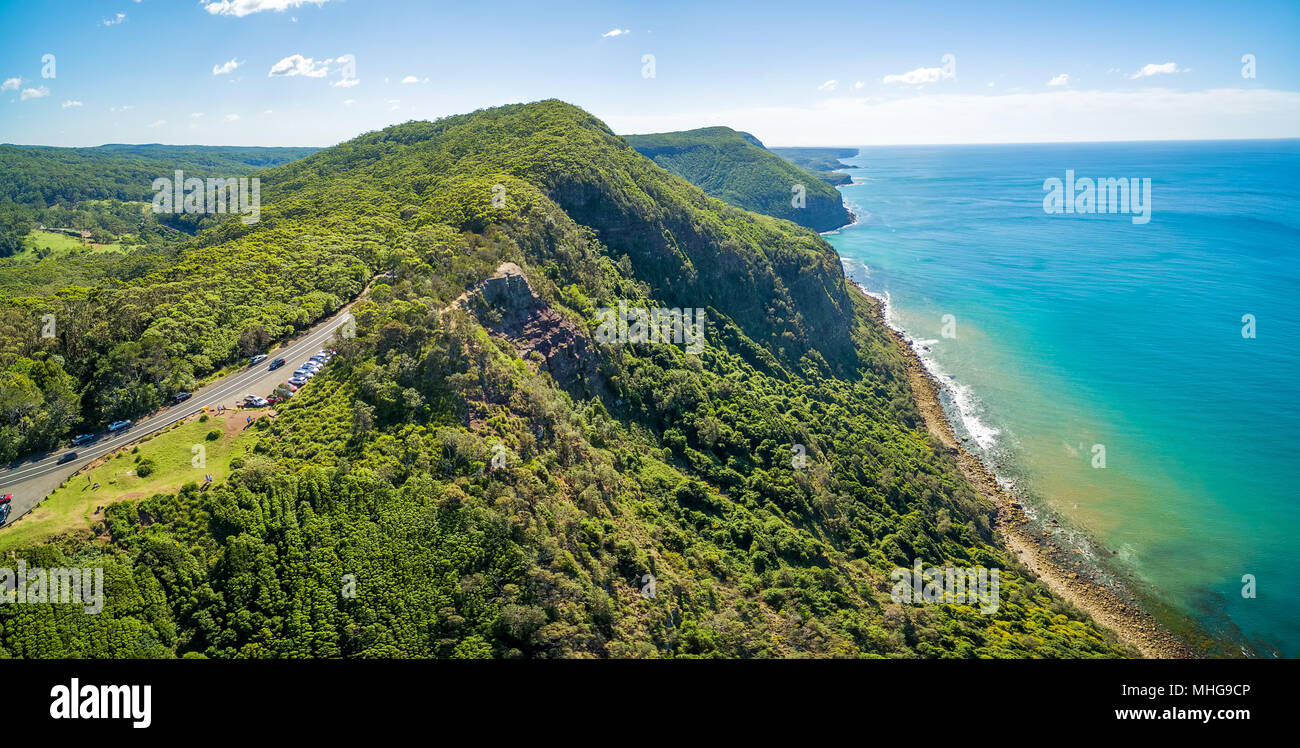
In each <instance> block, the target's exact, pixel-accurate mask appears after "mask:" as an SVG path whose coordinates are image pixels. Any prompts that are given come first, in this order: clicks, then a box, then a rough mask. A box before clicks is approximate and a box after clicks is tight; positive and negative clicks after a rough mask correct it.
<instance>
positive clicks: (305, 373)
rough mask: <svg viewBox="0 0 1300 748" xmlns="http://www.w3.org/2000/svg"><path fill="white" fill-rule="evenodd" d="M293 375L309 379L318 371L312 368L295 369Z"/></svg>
mask: <svg viewBox="0 0 1300 748" xmlns="http://www.w3.org/2000/svg"><path fill="white" fill-rule="evenodd" d="M293 375H294V376H295V377H298V378H299V379H303V380H307V379H311V378H312V377H314V376H316V372H314V371H312V370H311V369H294V371H293Z"/></svg>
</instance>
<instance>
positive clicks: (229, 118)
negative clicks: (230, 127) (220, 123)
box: [223, 114, 239, 122]
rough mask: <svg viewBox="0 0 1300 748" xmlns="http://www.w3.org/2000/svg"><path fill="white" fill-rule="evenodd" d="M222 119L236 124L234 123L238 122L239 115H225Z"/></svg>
mask: <svg viewBox="0 0 1300 748" xmlns="http://www.w3.org/2000/svg"><path fill="white" fill-rule="evenodd" d="M223 119H225V120H226V121H227V122H236V121H238V120H239V115H238V114H227V115H226V116H225V117H224V118H223Z"/></svg>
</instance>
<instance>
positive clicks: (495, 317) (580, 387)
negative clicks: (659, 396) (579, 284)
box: [460, 262, 606, 396]
mask: <svg viewBox="0 0 1300 748" xmlns="http://www.w3.org/2000/svg"><path fill="white" fill-rule="evenodd" d="M462 299H463V301H462V302H461V304H460V305H461V306H462V307H463V308H465V309H467V310H468V311H471V312H475V313H477V315H478V317H479V321H480V322H481V323H482V324H483V326H484V327H485V328H487V330H488V331H489V332H491V333H492V334H494V335H500V336H502V337H504V338H505V339H506V340H508V341H509V342H510V344H511V345H512V346H513V347H514V349H515V352H516V353H517V354H518V355H519V358H521V359H523V360H524V361H525V362H526V363H527V364H528V365H529V368H530V369H532V371H533V372H539V371H545V372H547V373H549V374H550V375H551V377H552V378H553V379H554V380H555V383H556V384H557V385H559V386H560V387H561V388H562V389H564V390H565V391H567V392H569V393H570V394H572V395H576V396H603V395H605V394H606V393H605V389H604V387H603V386H602V385H601V383H600V381H599V377H598V376H597V375H598V368H599V367H598V366H597V358H596V357H595V356H593V355H590V354H591V341H590V339H589V338H588V337H587V334H586V332H585V331H584V330H582V329H581V328H579V327H578V326H577V325H575V324H574V323H573V322H572V321H570V320H569V319H568V318H566V317H565V316H564V315H562V314H561V313H560V312H558V311H556V310H555V309H554V308H553V307H552V306H551V305H550V304H548V303H546V302H545V301H543V300H542V299H540V298H538V296H537V294H535V293H534V292H533V289H532V286H531V285H529V283H528V278H527V277H526V276H525V275H524V271H523V269H522V268H520V267H519V266H518V265H516V264H515V263H513V262H503V263H501V264H500V265H499V266H497V269H496V272H494V273H493V274H492V275H491V276H490V277H489V278H487V279H486V280H484V281H483V282H482V283H481V284H479V286H478V287H477V288H476V289H475V292H473V293H470V294H467V295H466V296H464V297H462ZM480 302H481V303H480Z"/></svg>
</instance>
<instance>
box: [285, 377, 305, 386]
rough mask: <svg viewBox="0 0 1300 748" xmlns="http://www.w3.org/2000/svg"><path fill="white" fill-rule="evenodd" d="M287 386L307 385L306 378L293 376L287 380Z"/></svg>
mask: <svg viewBox="0 0 1300 748" xmlns="http://www.w3.org/2000/svg"><path fill="white" fill-rule="evenodd" d="M289 384H292V385H294V386H295V387H301V386H303V385H304V384H307V378H306V377H300V376H296V375H295V376H292V377H290V378H289Z"/></svg>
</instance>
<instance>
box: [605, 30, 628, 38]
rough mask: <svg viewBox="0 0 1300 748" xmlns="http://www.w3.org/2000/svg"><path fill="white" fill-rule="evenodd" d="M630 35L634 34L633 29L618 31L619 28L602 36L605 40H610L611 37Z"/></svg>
mask: <svg viewBox="0 0 1300 748" xmlns="http://www.w3.org/2000/svg"><path fill="white" fill-rule="evenodd" d="M630 33H632V30H631V29H617V28H616V29H610V30H609V31H606V32H605V33H603V34H601V36H602V37H604V38H606V39H608V38H609V37H611V36H622V35H624V34H630Z"/></svg>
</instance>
